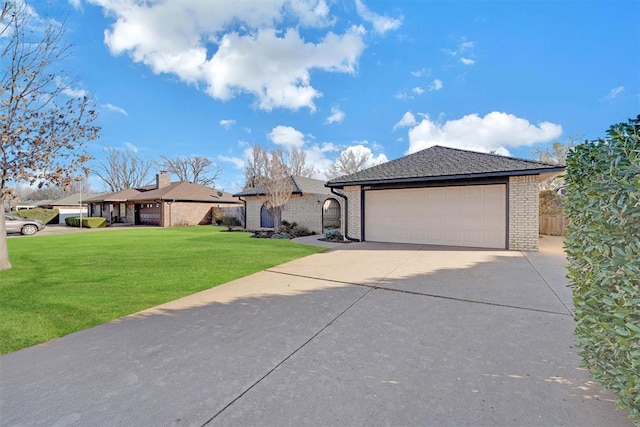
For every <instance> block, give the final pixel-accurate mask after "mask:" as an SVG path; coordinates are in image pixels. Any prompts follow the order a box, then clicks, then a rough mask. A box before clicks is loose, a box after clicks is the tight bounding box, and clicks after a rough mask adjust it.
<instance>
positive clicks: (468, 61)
mask: <svg viewBox="0 0 640 427" xmlns="http://www.w3.org/2000/svg"><path fill="white" fill-rule="evenodd" d="M474 47H475V43H474V42H471V41H467V40H466V38H464V37H462V38H461V39H460V40H459V41H458V43H457V46H456V48H455V49H454V50H451V49H443V51H444V52H445V53H447V54H448V55H450V56H454V57H460V59H459V61H460V62H461V63H462V64H464V65H473V64H475V63H476V61H475V59H472V57H473V56H475V55H474V53H473V48H474Z"/></svg>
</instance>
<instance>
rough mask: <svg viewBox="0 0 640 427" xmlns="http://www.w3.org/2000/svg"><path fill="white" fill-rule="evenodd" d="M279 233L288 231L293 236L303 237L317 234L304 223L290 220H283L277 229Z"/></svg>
mask: <svg viewBox="0 0 640 427" xmlns="http://www.w3.org/2000/svg"><path fill="white" fill-rule="evenodd" d="M277 232H278V233H286V234H288V235H289V236H291V238H296V237H303V236H311V235H313V234H315V233H314V232H313V231H311V230H309V229H308V228H307V227H305V226H304V225H298V223H297V222H288V221H282V224H281V225H280V227H278V230H277Z"/></svg>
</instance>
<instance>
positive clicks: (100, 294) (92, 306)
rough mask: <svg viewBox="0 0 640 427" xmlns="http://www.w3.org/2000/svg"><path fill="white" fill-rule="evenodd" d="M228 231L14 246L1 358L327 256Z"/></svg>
mask: <svg viewBox="0 0 640 427" xmlns="http://www.w3.org/2000/svg"><path fill="white" fill-rule="evenodd" d="M221 230H222V228H217V227H211V226H203V227H184V228H170V229H159V228H138V229H130V230H105V231H102V232H95V233H74V234H64V235H42V236H34V237H30V238H13V239H9V242H8V244H9V256H10V258H11V262H12V264H13V268H12V269H11V270H7V271H0V295H1V298H0V354H4V353H8V352H11V351H15V350H18V349H21V348H24V347H28V346H31V345H34V344H38V343H42V342H45V341H48V340H51V339H53V338H57V337H61V336H63V335H66V334H69V333H72V332H75V331H78V330H81V329H85V328H89V327H92V326H95V325H98V324H101V323H105V322H108V321H110V320H113V319H117V318H119V317H122V316H125V315H127V314H131V313H135V312H138V311H140V310H143V309H145V308H149V307H153V306H155V305H158V304H161V303H164V302H167V301H171V300H174V299H177V298H180V297H183V296H186V295H189V294H192V293H195V292H198V291H201V290H204V289H208V288H211V287H214V286H217V285H220V284H222V283H226V282H228V281H231V280H234V279H237V278H239V277H243V276H247V275H249V274H252V273H255V272H258V271H261V270H264V269H265V268H269V267H273V266H275V265H278V264H282V263H284V262H287V261H290V260H293V259H296V258H300V257H303V256H306V255H310V254H313V253H317V252H321V251H323V249H322V248H317V247H313V246H304V245H299V244H295V243H292V242H290V241H288V240H270V239H251V238H250V237H249V235H248V234H247V233H225V232H221Z"/></svg>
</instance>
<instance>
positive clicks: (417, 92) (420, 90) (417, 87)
mask: <svg viewBox="0 0 640 427" xmlns="http://www.w3.org/2000/svg"><path fill="white" fill-rule="evenodd" d="M411 92H413V93H415V94H416V95H422V94H423V93H424V89H422V88H421V87H420V86H416V87H414V88H413V89H411Z"/></svg>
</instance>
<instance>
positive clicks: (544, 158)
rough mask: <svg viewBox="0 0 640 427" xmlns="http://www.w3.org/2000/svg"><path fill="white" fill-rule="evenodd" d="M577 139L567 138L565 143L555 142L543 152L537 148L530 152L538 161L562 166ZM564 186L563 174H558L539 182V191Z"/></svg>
mask: <svg viewBox="0 0 640 427" xmlns="http://www.w3.org/2000/svg"><path fill="white" fill-rule="evenodd" d="M577 139H578V137H575V138H574V137H569V140H568V141H567V142H566V143H563V142H559V141H556V142H554V143H553V144H552V145H551V146H550V147H546V148H545V149H544V150H542V149H540V148H537V149H535V150H533V151H532V154H533V155H534V156H536V158H537V159H538V161H540V162H545V163H551V164H554V165H560V166H564V165H565V164H566V163H567V155H568V154H569V151H571V149H572V148H573V147H575V146H576V140H577ZM563 185H564V172H560V173H558V174H556V175H554V176H552V177H550V178H547V179H545V180H542V181H541V182H540V185H539V187H540V190H556V189H558V188H560V187H562V186H563Z"/></svg>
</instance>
